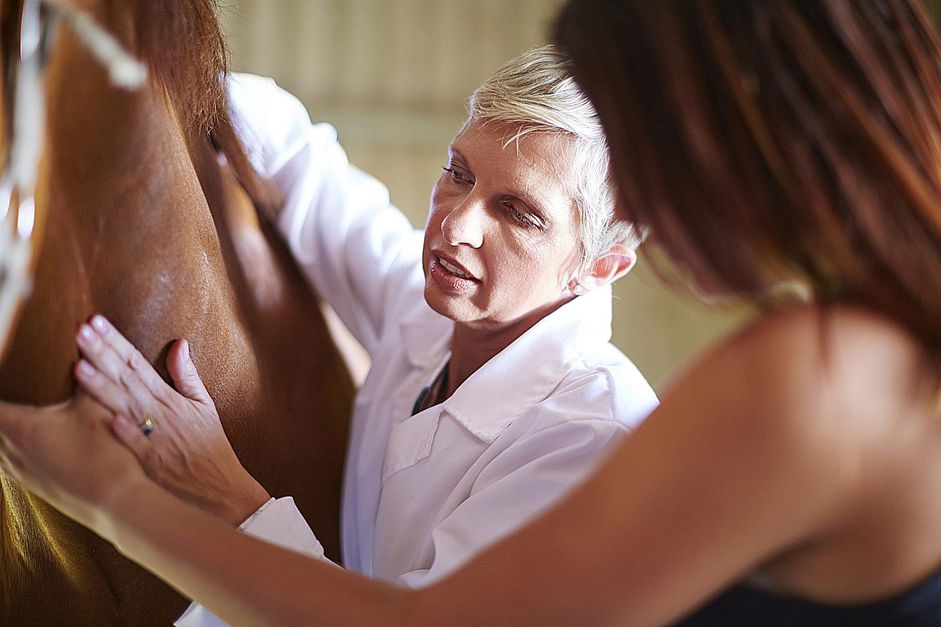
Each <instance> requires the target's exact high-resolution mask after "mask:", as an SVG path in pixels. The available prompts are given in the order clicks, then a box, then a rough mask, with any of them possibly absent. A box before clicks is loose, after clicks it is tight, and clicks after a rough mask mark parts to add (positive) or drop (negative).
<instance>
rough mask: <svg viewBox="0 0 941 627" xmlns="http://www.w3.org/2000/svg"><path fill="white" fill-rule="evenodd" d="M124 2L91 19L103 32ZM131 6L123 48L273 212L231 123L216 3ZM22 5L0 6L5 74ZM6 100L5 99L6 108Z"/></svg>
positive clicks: (107, 0) (134, 0)
mask: <svg viewBox="0 0 941 627" xmlns="http://www.w3.org/2000/svg"><path fill="white" fill-rule="evenodd" d="M65 1H68V0H65ZM125 2H126V0H102V2H101V6H100V7H99V11H98V12H97V15H96V16H95V17H96V18H97V19H98V20H99V21H101V22H102V24H103V25H104V26H105V27H107V26H108V24H109V23H112V18H113V17H114V14H115V13H117V12H118V10H119V9H120V8H126V6H127V5H126V4H124V3H125ZM130 2H131V9H132V11H133V13H134V32H133V36H134V41H125V42H124V43H125V44H126V45H127V46H128V47H129V48H130V49H131V51H132V52H133V53H135V54H136V55H137V56H138V57H140V58H141V59H142V60H143V61H144V62H145V63H147V65H148V66H149V67H150V71H151V72H152V74H153V77H154V78H156V80H157V81H158V82H159V83H161V84H162V85H163V86H164V87H165V88H166V90H167V94H168V96H169V100H170V102H171V103H172V106H173V108H174V109H175V111H176V113H177V115H178V116H179V117H180V121H181V123H182V124H183V127H184V129H186V130H187V132H189V133H193V134H195V135H196V136H202V137H203V138H207V139H209V141H210V142H211V143H212V145H213V147H214V148H215V150H216V151H217V152H218V153H220V154H222V155H224V156H225V158H226V161H227V162H228V163H229V165H230V166H231V167H232V170H233V171H234V173H235V176H236V178H237V179H238V181H239V183H240V184H241V185H242V187H243V188H244V189H245V191H246V192H247V193H248V195H249V196H250V197H251V198H252V200H253V201H254V203H255V205H256V206H257V207H258V208H259V209H270V208H272V206H274V205H275V204H277V202H278V198H277V194H276V192H274V190H273V188H272V186H270V185H268V184H267V183H266V182H265V181H264V180H262V179H261V178H260V177H259V176H258V175H257V174H256V173H255V171H254V170H253V169H252V167H251V164H250V162H249V160H248V158H247V156H246V154H245V150H244V148H243V147H242V144H241V142H240V141H239V140H238V136H237V135H236V133H235V129H234V127H233V125H232V120H231V118H230V117H229V112H228V99H227V95H226V89H225V72H226V70H227V52H226V46H225V38H224V36H223V33H222V30H221V28H220V26H219V20H218V19H217V11H218V6H217V5H218V2H217V0H185V1H182V2H181V1H177V2H156V1H155V0H130ZM22 5H23V2H22V0H12V1H6V2H3V11H2V13H0V20H2V26H0V37H2V42H3V43H2V54H3V64H4V68H6V70H7V71H8V70H9V68H10V63H9V61H10V59H11V58H12V55H13V53H14V51H15V50H16V47H17V46H18V45H19V32H18V29H19V19H18V16H19V15H20V13H21V10H22ZM119 5H120V6H119ZM53 54H55V52H54V51H53ZM8 83H9V81H8ZM9 96H10V94H9V93H6V94H4V98H6V101H7V102H10V100H9ZM7 123H9V120H7Z"/></svg>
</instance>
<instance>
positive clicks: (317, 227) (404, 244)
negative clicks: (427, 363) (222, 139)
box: [228, 74, 423, 353]
mask: <svg viewBox="0 0 941 627" xmlns="http://www.w3.org/2000/svg"><path fill="white" fill-rule="evenodd" d="M228 89H229V97H230V102H231V105H232V108H233V117H234V119H235V120H236V125H237V127H238V128H239V131H240V136H241V137H242V139H243V142H244V143H245V145H246V147H247V149H248V152H249V154H250V155H251V157H252V162H253V164H254V165H255V167H256V169H257V170H258V171H259V172H260V173H262V175H263V176H265V177H266V178H267V179H269V180H270V181H271V182H272V183H274V185H275V186H276V187H277V188H278V191H279V192H280V193H281V195H282V197H283V198H284V206H283V207H282V209H281V211H280V214H279V216H278V220H277V227H278V229H279V231H280V232H281V234H282V236H283V237H284V238H285V241H286V242H287V244H288V247H289V248H290V250H291V253H292V254H293V256H294V258H295V259H296V260H297V262H298V263H299V265H300V267H301V269H302V270H303V272H304V274H305V276H306V277H307V279H308V281H310V282H311V283H312V284H313V285H314V287H315V288H316V290H317V293H318V294H319V295H320V296H321V297H322V298H323V299H324V300H326V301H327V302H328V303H329V304H330V306H331V307H332V308H333V309H334V310H335V311H336V312H337V314H338V315H339V316H340V318H341V319H342V320H343V323H344V324H345V325H346V326H347V328H349V329H350V331H351V332H352V333H353V335H354V336H355V337H356V339H357V340H358V341H359V342H360V343H361V344H362V345H363V346H364V347H365V348H366V350H367V351H369V352H370V353H372V352H373V351H374V349H375V348H376V346H377V343H378V341H379V339H378V338H379V337H380V335H381V334H382V329H383V325H384V324H385V322H386V321H387V320H389V319H390V318H391V316H389V315H388V313H389V311H390V310H391V309H393V308H394V307H395V306H397V304H398V303H400V302H410V301H414V300H415V299H416V298H419V299H420V298H421V293H420V291H419V290H421V288H422V284H423V283H422V274H421V267H420V258H421V245H422V243H421V242H422V240H421V233H420V232H419V231H416V230H415V229H414V227H412V225H411V223H409V221H408V219H407V218H406V217H405V216H404V215H403V214H402V212H401V211H399V210H398V209H397V208H396V207H394V206H393V205H392V204H391V203H390V200H389V192H388V190H387V189H386V188H385V186H384V185H383V184H382V183H380V182H379V181H377V180H376V179H374V178H373V177H371V176H369V175H368V174H365V173H364V172H362V171H360V170H358V169H357V168H355V167H354V166H352V165H351V164H350V163H349V161H348V160H347V157H346V153H345V152H344V150H343V147H342V146H341V145H340V144H339V142H338V141H337V137H336V131H335V130H334V129H333V128H332V127H330V126H329V125H327V124H312V123H311V120H310V117H309V116H308V114H307V111H306V109H305V108H304V106H303V104H301V102H300V101H299V100H298V99H297V98H295V97H294V96H293V95H291V94H289V93H288V92H286V91H284V90H282V89H280V88H279V87H278V86H277V85H275V84H274V81H272V80H270V79H263V78H260V77H257V76H249V75H242V74H236V75H233V76H231V77H230V78H229V81H228Z"/></svg>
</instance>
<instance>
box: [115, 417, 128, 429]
mask: <svg viewBox="0 0 941 627" xmlns="http://www.w3.org/2000/svg"><path fill="white" fill-rule="evenodd" d="M129 426H131V423H130V421H128V419H127V418H125V417H124V416H122V415H121V414H118V415H117V416H115V417H114V428H115V429H127V428H128V427H129Z"/></svg>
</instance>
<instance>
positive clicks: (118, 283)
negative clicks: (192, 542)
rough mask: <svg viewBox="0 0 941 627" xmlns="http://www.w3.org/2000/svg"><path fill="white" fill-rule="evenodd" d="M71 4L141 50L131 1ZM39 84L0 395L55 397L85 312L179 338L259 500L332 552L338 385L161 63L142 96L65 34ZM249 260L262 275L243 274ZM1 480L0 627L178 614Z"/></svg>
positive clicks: (342, 375)
mask: <svg viewBox="0 0 941 627" xmlns="http://www.w3.org/2000/svg"><path fill="white" fill-rule="evenodd" d="M85 4H87V5H96V6H94V7H88V8H95V9H96V15H97V16H98V18H99V20H100V21H101V22H102V23H106V24H108V25H109V26H110V27H112V28H113V29H114V30H115V31H117V32H118V34H119V36H122V39H123V40H124V41H125V42H126V43H128V44H129V46H130V47H131V48H134V47H135V44H136V43H139V42H137V41H135V39H136V38H137V37H138V36H139V32H140V29H141V28H142V25H141V24H140V23H139V22H140V20H141V13H140V11H141V10H142V9H140V6H143V3H142V4H141V5H140V6H138V3H134V2H130V3H113V4H109V3H99V2H92V1H91V0H85ZM98 4H101V6H97V5H98ZM193 4H208V3H198V2H197V3H193ZM0 11H2V15H3V17H4V23H3V30H2V36H3V37H4V38H6V37H8V36H9V33H10V32H11V29H10V28H9V26H10V24H9V21H8V20H9V16H10V15H11V14H12V13H14V11H12V10H11V7H10V5H9V3H8V2H6V1H4V0H0ZM169 13H174V11H170V12H169ZM202 15H205V14H204V13H203V14H202ZM190 17H192V16H190ZM164 26H165V27H166V26H167V25H164ZM210 26H211V25H210ZM145 27H146V26H145ZM206 27H207V25H206V24H203V25H201V28H206ZM180 28H183V26H181V27H180ZM167 30H171V31H172V30H173V29H172V28H168V29H167ZM177 36H178V37H185V33H184V32H177ZM178 41H179V40H175V41H167V42H165V44H166V45H168V46H172V45H177V43H178ZM0 45H2V46H3V47H4V49H5V50H6V49H7V47H8V45H9V41H3V42H0ZM207 56H211V55H207ZM197 61H198V59H197V60H196V61H194V62H197ZM45 84H46V88H47V94H48V98H47V102H48V117H47V120H48V122H47V139H46V144H45V152H44V157H43V160H42V166H41V177H40V182H39V186H38V189H37V201H38V204H39V214H40V219H41V220H42V221H43V225H44V230H43V237H42V242H41V250H40V254H39V256H38V259H37V265H36V272H35V289H34V292H33V294H32V296H31V297H30V299H29V301H28V302H27V303H26V306H25V308H24V310H23V314H22V317H21V319H20V323H19V325H18V327H17V329H16V333H15V335H14V336H13V338H12V341H11V344H10V346H9V349H8V351H7V355H6V356H5V358H4V361H3V362H2V364H0V398H2V399H4V400H11V401H17V402H28V403H36V404H41V403H49V402H55V401H60V400H63V399H65V398H67V397H68V396H69V395H70V394H71V393H72V392H73V383H72V380H71V377H70V368H71V365H72V363H73V362H74V360H75V359H76V357H77V352H76V349H75V346H74V333H75V329H76V325H77V323H78V322H80V321H81V320H83V319H85V318H86V317H87V316H88V315H89V314H90V313H92V312H95V311H101V312H103V313H105V314H106V315H108V316H109V317H110V318H111V319H112V320H113V321H114V322H115V324H116V325H117V326H118V327H119V328H120V329H121V330H122V331H123V332H124V333H125V334H127V335H128V337H129V338H130V339H131V340H132V341H133V342H134V343H135V344H137V345H138V347H139V348H140V349H141V352H142V353H143V354H144V355H145V356H146V357H147V358H148V359H150V360H151V361H152V362H153V363H155V364H157V365H158V367H160V368H161V369H162V364H163V360H164V357H165V353H166V348H167V346H168V344H169V342H171V341H172V340H173V339H175V338H178V337H187V338H188V339H189V340H190V342H191V345H192V350H193V355H194V359H195V361H196V363H197V367H198V368H199V370H200V373H201V374H202V376H203V378H204V380H205V382H206V385H207V387H208V389H209V390H210V392H211V393H212V395H213V397H214V399H215V400H216V404H217V406H218V408H219V411H220V415H221V417H222V420H223V425H224V427H225V429H226V433H227V434H228V435H229V437H230V439H231V440H232V442H233V446H234V448H235V450H236V452H237V453H238V454H239V457H240V459H241V460H242V461H243V463H244V464H245V465H246V467H247V468H248V469H249V471H250V472H252V473H253V474H254V475H255V476H256V477H257V478H258V479H259V480H260V481H261V483H262V484H263V485H265V487H266V488H267V489H268V490H269V491H270V492H271V493H272V494H275V495H281V494H292V495H293V496H294V497H295V500H296V501H297V502H298V505H299V506H300V508H301V510H302V512H304V513H305V515H306V516H307V517H308V520H310V521H311V523H312V526H313V527H314V528H315V529H316V530H317V532H318V536H319V537H321V539H322V541H323V542H324V544H325V548H326V549H327V550H328V554H331V555H332V556H333V557H337V552H336V551H337V546H338V541H337V536H338V509H339V490H340V474H341V467H342V459H343V454H344V449H345V438H346V420H347V416H348V411H349V403H350V399H351V396H352V386H351V384H350V382H349V378H348V376H347V374H346V371H345V369H344V367H343V365H342V361H341V359H340V357H339V355H338V354H337V352H336V350H335V349H334V347H333V345H332V342H331V341H330V338H329V335H328V332H327V330H326V327H325V325H324V323H323V320H322V318H321V317H320V314H319V310H318V308H317V304H316V301H315V300H314V299H313V298H312V295H311V293H310V290H309V288H308V286H307V285H306V284H305V283H304V281H303V279H302V277H301V275H300V273H299V272H297V270H296V268H295V267H294V266H293V264H292V263H291V260H290V258H289V255H287V253H286V252H285V250H284V249H283V247H282V246H280V245H279V244H278V243H277V242H276V241H273V240H272V239H271V238H270V234H266V233H264V229H263V228H262V226H261V224H259V222H258V220H257V217H256V215H255V213H254V210H253V208H252V206H251V203H250V201H249V200H248V198H247V197H246V196H245V194H244V193H242V192H241V191H240V190H239V189H238V186H237V185H236V184H235V183H234V180H235V179H234V177H233V175H232V173H231V172H229V171H228V170H226V169H223V168H222V167H220V165H219V160H218V159H217V158H216V155H215V152H214V150H213V148H212V147H211V146H210V143H209V141H208V137H207V135H206V133H205V132H203V131H201V130H200V128H198V126H196V125H194V123H193V117H192V116H191V115H190V112H189V111H187V110H185V107H183V106H182V105H180V104H179V103H178V101H177V100H176V97H177V94H176V93H175V91H174V86H173V85H172V84H170V85H168V84H167V81H166V80H164V79H163V78H162V76H161V74H160V72H159V71H158V72H155V73H154V77H153V78H152V79H151V81H150V82H149V84H148V85H147V86H146V88H145V89H143V90H141V91H140V92H126V91H121V90H118V89H115V88H113V87H111V86H110V84H109V82H108V79H107V76H106V74H105V72H104V70H103V69H102V68H101V67H99V66H98V64H97V63H96V62H95V61H94V60H93V59H92V58H91V57H90V56H89V55H88V53H87V51H86V50H84V49H83V47H82V46H81V45H80V44H79V43H78V42H77V41H76V40H75V39H74V38H73V37H72V36H71V35H70V34H69V33H68V32H67V31H62V32H61V33H60V34H59V36H58V37H57V41H56V44H55V51H54V53H53V55H52V58H51V62H50V65H49V67H48V70H47V73H46V79H45ZM217 123H218V124H219V125H218V126H217V127H216V128H217V129H223V130H225V129H226V128H228V127H226V126H225V123H226V121H225V120H221V121H219V120H217ZM216 139H217V140H216V145H217V146H218V145H220V143H221V144H224V143H225V138H224V137H223V138H222V139H221V141H220V140H219V138H216ZM228 149H229V150H230V151H231V150H235V149H237V147H236V148H233V147H232V146H229V147H228ZM232 161H233V160H232V159H230V162H232ZM243 175H244V173H243ZM249 257H250V259H249ZM247 262H250V264H251V265H247ZM261 266H264V267H270V268H271V269H272V272H273V274H271V275H268V274H266V275H265V276H264V277H258V276H257V275H255V274H253V273H252V272H250V271H246V268H247V267H249V268H255V267H261ZM259 279H261V280H263V281H264V284H265V286H264V289H260V288H259V287H258V285H257V283H258V281H259ZM261 294H264V296H265V299H266V300H265V301H264V302H261V301H260V299H259V296H260V295H261ZM272 295H274V297H275V298H273V299H272ZM325 373H329V374H328V376H324V374H325ZM89 454H93V452H90V453H89ZM0 489H2V495H0V496H2V500H0V504H2V510H0V525H2V528H0V543H2V544H0V560H2V561H0V593H2V595H3V596H2V599H0V600H2V604H0V624H16V625H21V624H23V625H27V624H35V625H57V624H62V625H76V624H82V625H84V624H89V625H91V624H94V625H108V624H121V625H166V624H169V622H170V621H171V620H172V619H173V618H174V617H175V615H176V614H178V612H180V611H181V610H182V608H183V607H185V601H183V600H182V599H181V598H180V597H178V596H177V595H176V594H175V593H173V592H172V591H171V590H170V589H169V588H168V587H166V586H164V585H163V584H160V583H159V582H158V581H156V580H155V579H153V578H152V577H150V576H149V575H147V574H146V573H144V572H143V571H141V570H140V569H138V568H137V567H135V566H133V565H132V564H130V563H129V562H127V561H126V560H124V559H123V558H121V557H120V556H119V555H118V554H117V553H116V552H115V551H114V550H113V549H112V548H111V547H110V546H108V545H107V544H106V543H104V542H101V541H100V540H98V539H97V538H95V537H93V536H92V534H90V533H89V532H87V531H86V530H85V529H83V528H82V527H80V526H78V525H75V524H74V523H71V522H70V521H67V520H66V519H64V518H63V517H62V516H60V515H58V514H57V513H56V512H54V511H52V510H51V508H49V507H48V506H46V505H45V504H44V503H43V502H42V501H40V500H38V499H35V498H34V497H32V496H30V495H28V494H26V493H24V492H23V491H22V490H20V489H19V488H18V487H17V486H16V485H15V484H13V483H12V482H11V481H9V480H8V479H6V478H2V477H0ZM180 532H181V533H185V530H180Z"/></svg>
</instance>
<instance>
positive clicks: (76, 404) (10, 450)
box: [0, 392, 150, 531]
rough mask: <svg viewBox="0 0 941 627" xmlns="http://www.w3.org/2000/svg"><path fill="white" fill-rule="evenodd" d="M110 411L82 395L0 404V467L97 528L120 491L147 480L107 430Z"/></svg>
mask: <svg viewBox="0 0 941 627" xmlns="http://www.w3.org/2000/svg"><path fill="white" fill-rule="evenodd" d="M111 419H112V413H111V411H110V410H108V409H107V408H106V407H104V406H102V405H100V404H99V403H97V402H96V401H95V400H94V399H92V398H91V397H89V396H88V395H86V394H83V393H81V392H79V393H78V394H77V395H76V396H75V397H74V398H73V399H72V400H70V401H67V402H65V403H59V404H58V405H49V406H45V407H33V406H28V405H15V404H11V403H0V468H2V469H3V473H4V474H5V475H7V476H9V477H12V478H13V479H15V480H16V481H18V482H19V483H20V484H21V485H22V486H23V487H25V488H26V489H28V490H29V491H30V492H32V493H34V494H37V495H38V496H40V497H42V498H43V499H45V500H46V501H48V502H49V503H50V504H52V505H53V506H54V507H56V508H58V509H59V510H61V511H63V512H64V513H65V514H66V515H68V516H69V517H71V518H74V519H76V520H77V521H79V522H80V523H82V524H84V525H86V526H87V527H89V528H91V529H95V530H99V531H100V529H99V526H100V525H101V524H104V521H105V520H106V518H107V516H106V514H107V512H108V511H109V510H110V508H111V507H112V506H113V505H115V504H116V503H117V501H118V500H119V499H120V498H121V495H123V494H126V493H127V492H128V491H129V490H134V489H136V487H138V486H140V485H141V484H143V483H149V482H150V480H149V479H148V478H147V477H146V475H145V474H144V472H143V471H142V470H141V467H140V464H138V462H137V460H136V459H135V458H134V456H133V455H132V454H131V453H130V452H129V451H128V450H127V449H126V448H125V447H124V446H121V444H120V443H119V442H118V441H117V440H115V438H114V436H113V435H112V433H111V429H110V423H111Z"/></svg>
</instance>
